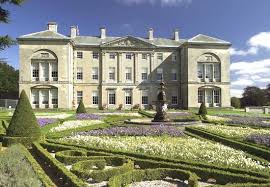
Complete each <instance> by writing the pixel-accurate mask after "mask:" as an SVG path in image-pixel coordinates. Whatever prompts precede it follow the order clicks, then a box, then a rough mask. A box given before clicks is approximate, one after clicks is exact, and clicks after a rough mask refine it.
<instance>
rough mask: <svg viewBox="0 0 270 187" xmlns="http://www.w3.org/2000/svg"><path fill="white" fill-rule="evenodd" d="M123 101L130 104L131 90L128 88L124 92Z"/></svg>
mask: <svg viewBox="0 0 270 187" xmlns="http://www.w3.org/2000/svg"><path fill="white" fill-rule="evenodd" d="M125 103H126V105H131V104H132V92H131V91H130V90H128V91H126V92H125Z"/></svg>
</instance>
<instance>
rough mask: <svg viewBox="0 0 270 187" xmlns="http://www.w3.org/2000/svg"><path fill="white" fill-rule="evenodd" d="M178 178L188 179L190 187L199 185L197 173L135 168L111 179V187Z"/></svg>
mask: <svg viewBox="0 0 270 187" xmlns="http://www.w3.org/2000/svg"><path fill="white" fill-rule="evenodd" d="M167 176H168V177H171V178H177V179H181V180H183V181H184V180H188V182H189V186H190V187H197V186H198V179H199V177H197V176H196V175H195V174H193V173H191V172H188V171H183V170H178V169H167V168H166V169H165V168H158V169H146V170H133V171H129V172H126V173H124V174H121V175H117V176H114V177H112V178H110V180H109V183H108V184H109V186H110V187H119V186H127V185H128V184H130V183H132V182H140V181H146V180H147V181H151V180H162V179H164V178H165V177H167Z"/></svg>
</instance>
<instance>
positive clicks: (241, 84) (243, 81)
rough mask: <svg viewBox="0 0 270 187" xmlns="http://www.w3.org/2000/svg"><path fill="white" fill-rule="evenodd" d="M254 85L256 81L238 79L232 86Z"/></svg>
mask: <svg viewBox="0 0 270 187" xmlns="http://www.w3.org/2000/svg"><path fill="white" fill-rule="evenodd" d="M253 83H254V81H252V80H249V79H242V78H240V79H237V80H236V81H232V82H231V85H232V86H250V85H252V84H253Z"/></svg>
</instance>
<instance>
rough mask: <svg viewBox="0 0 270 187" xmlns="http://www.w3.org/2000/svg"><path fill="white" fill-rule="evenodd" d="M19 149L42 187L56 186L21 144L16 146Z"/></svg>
mask: <svg viewBox="0 0 270 187" xmlns="http://www.w3.org/2000/svg"><path fill="white" fill-rule="evenodd" d="M18 147H19V149H20V150H21V152H22V153H23V154H24V156H25V157H26V159H27V160H28V161H29V163H30V164H31V166H32V168H33V170H34V172H35V173H36V175H37V176H38V178H39V180H40V181H41V182H42V184H43V186H45V187H56V185H55V184H54V183H53V182H52V180H51V179H50V178H49V177H48V176H47V175H46V173H45V172H44V170H43V169H42V168H41V166H40V165H39V164H38V162H37V161H36V160H35V159H34V158H33V156H32V155H31V153H30V152H29V151H28V150H27V149H26V148H25V147H24V146H23V145H21V144H18Z"/></svg>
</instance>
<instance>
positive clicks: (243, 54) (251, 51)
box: [230, 47, 258, 56]
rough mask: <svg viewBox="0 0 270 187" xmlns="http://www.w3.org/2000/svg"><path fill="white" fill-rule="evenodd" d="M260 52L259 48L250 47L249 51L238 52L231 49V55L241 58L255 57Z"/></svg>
mask: <svg viewBox="0 0 270 187" xmlns="http://www.w3.org/2000/svg"><path fill="white" fill-rule="evenodd" d="M257 52H258V48H257V47H250V48H249V49H247V50H246V51H245V50H237V49H235V48H233V47H232V48H230V53H231V55H239V56H246V55H255V54H257Z"/></svg>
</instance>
